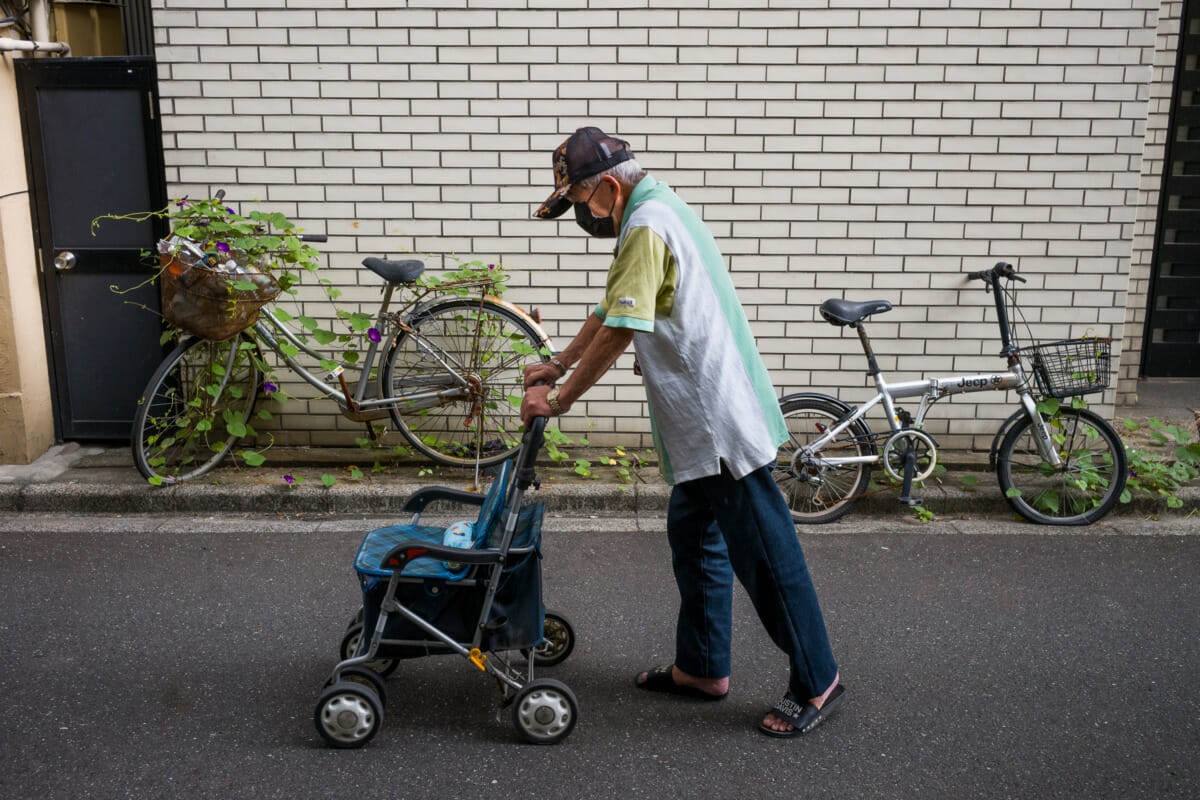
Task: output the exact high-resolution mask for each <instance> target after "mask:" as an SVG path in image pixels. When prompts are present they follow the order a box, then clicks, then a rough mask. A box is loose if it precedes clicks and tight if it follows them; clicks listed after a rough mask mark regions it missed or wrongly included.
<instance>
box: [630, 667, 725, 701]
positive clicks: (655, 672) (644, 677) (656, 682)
mask: <svg viewBox="0 0 1200 800" xmlns="http://www.w3.org/2000/svg"><path fill="white" fill-rule="evenodd" d="M665 672H666V667H655V668H654V669H652V670H647V671H646V672H643V673H641V674H640V675H638V677H637V681H636V683H637V685H638V686H640V687H642V688H646V689H654V690H656V691H664V690H671V686H670V684H669V683H665V682H664V679H665V678H666V676H665V674H663V673H665ZM660 675H661V677H660ZM670 682H671V683H674V684H675V686H677V687H686V688H687V689H694V690H695V692H696V693H703V694H706V695H709V696H710V697H712V698H721V697H724V696H725V693H726V692H728V691H729V678H728V677H724V678H697V677H696V676H694V675H689V674H687V673H686V672H684V671H683V670H681V669H680V668H679V667H677V666H675V665H673V664H672V665H671V676H670ZM677 693H678V694H684V693H686V692H677ZM693 694H694V693H693Z"/></svg>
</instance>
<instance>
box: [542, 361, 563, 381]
mask: <svg viewBox="0 0 1200 800" xmlns="http://www.w3.org/2000/svg"><path fill="white" fill-rule="evenodd" d="M546 361H547V363H550V364H553V365H554V366H556V367H558V368H559V370H561V372H560V374H559V377H560V378H561V377H562V376H563V375H566V374H567V365H566V364H564V363H562V362H561V361H559V360H558V359H557V358H553V357H551V358H548V359H546Z"/></svg>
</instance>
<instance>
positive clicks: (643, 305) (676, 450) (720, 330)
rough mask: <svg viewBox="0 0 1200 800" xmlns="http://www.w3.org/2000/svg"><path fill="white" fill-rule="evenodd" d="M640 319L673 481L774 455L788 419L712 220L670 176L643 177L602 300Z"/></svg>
mask: <svg viewBox="0 0 1200 800" xmlns="http://www.w3.org/2000/svg"><path fill="white" fill-rule="evenodd" d="M596 315H597V316H599V317H600V318H601V319H602V320H604V324H605V325H607V326H610V327H616V328H632V329H633V330H634V331H635V335H634V337H633V341H634V347H635V349H636V351H637V358H638V363H639V364H640V365H641V367H642V375H643V380H644V382H645V385H646V397H647V399H648V401H649V405H650V423H651V427H652V430H653V432H654V445H655V447H656V449H657V450H658V457H659V463H660V465H661V467H662V472H663V476H664V477H665V478H666V480H667V482H668V483H672V484H674V483H684V482H686V481H691V480H696V479H697V478H704V477H708V476H710V475H718V474H720V472H721V463H722V462H724V463H725V465H726V466H727V467H728V468H729V471H730V472H731V473H732V475H733V477H734V478H737V479H741V478H744V477H745V476H746V475H748V474H749V473H751V472H753V471H754V470H756V469H758V468H759V467H762V466H764V465H766V464H768V463H770V462H771V461H772V460H774V458H775V454H776V452H777V449H778V447H779V445H780V444H782V443H783V442H784V441H786V440H787V428H786V426H785V425H784V422H783V415H782V414H781V413H780V411H779V400H778V398H777V396H776V394H775V389H774V386H773V385H772V384H771V379H770V377H769V376H768V375H767V370H766V367H765V366H764V365H763V362H762V358H761V357H760V356H759V354H758V349H757V347H756V346H755V344H754V336H753V334H752V333H751V331H750V324H749V323H748V322H747V321H746V314H745V312H744V311H743V310H742V306H741V303H739V302H738V299H737V296H736V294H735V293H734V289H733V281H731V280H730V278H729V272H728V271H727V270H726V269H725V260H724V259H723V258H722V256H721V252H720V250H718V249H717V243H716V241H715V240H714V239H713V236H712V233H710V232H709V230H708V227H707V226H705V224H704V223H703V222H702V221H701V220H700V218H699V217H698V216H696V213H695V212H694V211H692V210H691V209H690V208H689V207H688V206H687V204H686V203H684V202H683V201H682V200H680V199H679V197H678V196H677V195H676V194H675V193H674V192H673V191H671V188H670V187H669V186H667V185H666V184H665V183H662V182H660V181H656V180H655V179H654V178H651V177H649V176H647V177H645V178H643V179H642V180H641V181H639V182H638V184H637V186H636V187H635V188H634V191H633V195H632V196H631V197H630V198H629V203H628V205H627V206H626V208H625V217H624V220H623V221H622V223H621V237H620V239H619V240H618V242H617V249H616V251H615V258H614V259H613V263H612V266H611V267H609V270H608V282H607V287H606V289H605V295H604V299H603V300H602V301H601V302H600V304H599V305H598V306H597V307H596Z"/></svg>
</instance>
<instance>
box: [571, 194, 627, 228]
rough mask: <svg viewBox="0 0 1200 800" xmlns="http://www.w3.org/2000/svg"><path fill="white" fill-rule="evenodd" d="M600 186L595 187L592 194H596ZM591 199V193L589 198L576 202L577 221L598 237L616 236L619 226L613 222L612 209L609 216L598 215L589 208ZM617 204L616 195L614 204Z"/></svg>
mask: <svg viewBox="0 0 1200 800" xmlns="http://www.w3.org/2000/svg"><path fill="white" fill-rule="evenodd" d="M599 188H600V186H597V187H596V188H595V189H593V190H592V194H593V195H594V194H595V193H596V190H597V189H599ZM591 199H592V198H591V195H589V196H588V199H587V200H583V201H581V202H578V203H575V204H574V205H575V222H576V223H577V224H578V225H579V227H581V228H583V229H584V230H585V231H587V232H588V234H589V235H591V236H595V237H596V238H598V239H613V238H616V235H617V226H616V225H614V224H613V219H612V209H609V214H608V216H607V217H597V216H596V215H595V214H593V213H592V210H591V209H590V208H588V203H589V202H591ZM616 204H617V200H616V198H615V197H614V198H613V205H614V206H615V205H616Z"/></svg>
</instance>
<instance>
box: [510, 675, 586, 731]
mask: <svg viewBox="0 0 1200 800" xmlns="http://www.w3.org/2000/svg"><path fill="white" fill-rule="evenodd" d="M512 709H513V711H512V715H513V725H515V726H516V728H517V732H518V733H520V734H521V735H522V736H524V737H525V738H526V739H528V740H529V741H531V742H533V743H534V744H558V743H559V742H561V741H562V740H563V739H565V738H567V736H569V735H570V734H571V731H573V730H574V729H575V723H576V722H577V721H578V720H579V701H577V700H576V699H575V694H574V693H573V692H572V691H571V690H570V689H568V688H567V685H566V684H564V683H562V682H561V681H556V680H553V679H551V678H539V679H538V680H535V681H530V682H529V683H527V684H525V686H523V687H521V690H520V691H519V692H517V696H516V698H515V699H514V701H513V705H512Z"/></svg>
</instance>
